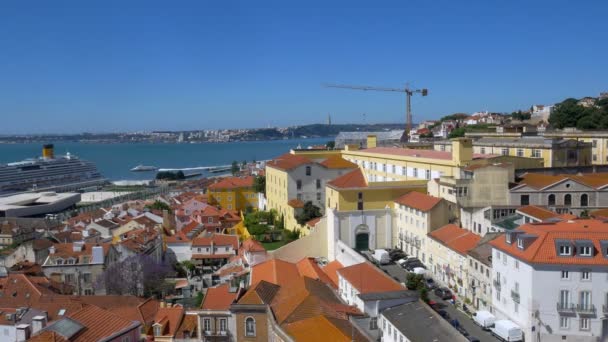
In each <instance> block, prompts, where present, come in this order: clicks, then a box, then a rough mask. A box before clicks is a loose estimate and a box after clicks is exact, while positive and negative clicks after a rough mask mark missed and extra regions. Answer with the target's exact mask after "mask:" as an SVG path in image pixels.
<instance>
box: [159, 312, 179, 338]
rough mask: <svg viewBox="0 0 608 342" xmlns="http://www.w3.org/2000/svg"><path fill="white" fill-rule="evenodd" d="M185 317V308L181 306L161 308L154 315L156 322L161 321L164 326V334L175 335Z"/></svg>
mask: <svg viewBox="0 0 608 342" xmlns="http://www.w3.org/2000/svg"><path fill="white" fill-rule="evenodd" d="M183 318H184V308H183V307H181V306H174V307H171V308H159V309H158V311H157V312H156V316H155V317H154V323H155V324H156V323H159V324H161V325H162V326H163V328H162V335H163V336H175V334H176V333H177V329H178V328H179V326H180V325H181V323H182V319H183Z"/></svg>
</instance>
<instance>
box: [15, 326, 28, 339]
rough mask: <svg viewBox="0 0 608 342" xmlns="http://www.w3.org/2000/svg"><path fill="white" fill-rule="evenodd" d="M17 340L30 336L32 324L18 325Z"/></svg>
mask: <svg viewBox="0 0 608 342" xmlns="http://www.w3.org/2000/svg"><path fill="white" fill-rule="evenodd" d="M16 328H17V342H23V341H27V340H29V338H30V325H29V324H19V325H18V326H17V327H16Z"/></svg>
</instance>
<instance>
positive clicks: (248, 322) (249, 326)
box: [245, 317, 255, 337]
mask: <svg viewBox="0 0 608 342" xmlns="http://www.w3.org/2000/svg"><path fill="white" fill-rule="evenodd" d="M245 336H247V337H254V336H255V319H253V317H247V318H246V319H245Z"/></svg>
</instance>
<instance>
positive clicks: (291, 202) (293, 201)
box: [287, 198, 304, 208]
mask: <svg viewBox="0 0 608 342" xmlns="http://www.w3.org/2000/svg"><path fill="white" fill-rule="evenodd" d="M287 204H288V205H289V206H290V207H292V208H304V202H302V201H301V200H299V199H297V198H292V199H290V200H289V201H287Z"/></svg>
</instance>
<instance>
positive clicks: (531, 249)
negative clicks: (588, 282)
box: [490, 219, 608, 266]
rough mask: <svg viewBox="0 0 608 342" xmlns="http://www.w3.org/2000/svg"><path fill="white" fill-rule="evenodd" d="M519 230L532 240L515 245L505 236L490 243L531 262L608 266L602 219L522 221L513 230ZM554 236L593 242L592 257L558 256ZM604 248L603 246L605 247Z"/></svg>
mask: <svg viewBox="0 0 608 342" xmlns="http://www.w3.org/2000/svg"><path fill="white" fill-rule="evenodd" d="M517 231H521V232H523V233H524V234H526V235H528V236H530V238H531V239H532V240H533V242H532V243H530V245H529V246H528V247H526V248H525V249H523V250H522V249H520V248H518V247H517V243H516V242H515V239H513V243H512V244H508V243H507V242H506V239H505V237H504V236H501V237H498V238H496V239H494V240H492V241H490V244H491V245H492V246H494V247H496V248H498V249H500V250H501V251H503V252H505V253H508V254H510V255H512V256H513V257H515V258H518V259H520V260H522V261H525V262H527V263H532V264H557V265H562V264H568V265H602V266H608V258H606V257H605V256H604V253H605V251H603V250H602V245H601V243H600V241H608V223H607V222H604V221H603V220H593V219H587V220H571V221H561V222H551V223H529V224H524V225H521V226H520V227H519V228H517V230H515V232H517ZM556 240H566V241H570V242H571V243H572V247H573V249H574V242H575V241H580V240H588V241H591V242H592V243H593V246H594V248H595V253H594V254H593V256H592V257H583V256H558V255H557V250H556ZM604 248H605V247H604Z"/></svg>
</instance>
